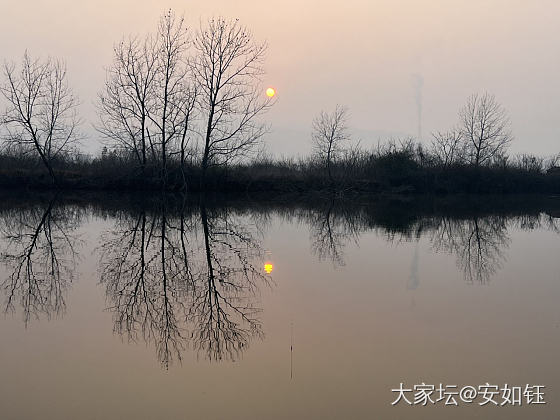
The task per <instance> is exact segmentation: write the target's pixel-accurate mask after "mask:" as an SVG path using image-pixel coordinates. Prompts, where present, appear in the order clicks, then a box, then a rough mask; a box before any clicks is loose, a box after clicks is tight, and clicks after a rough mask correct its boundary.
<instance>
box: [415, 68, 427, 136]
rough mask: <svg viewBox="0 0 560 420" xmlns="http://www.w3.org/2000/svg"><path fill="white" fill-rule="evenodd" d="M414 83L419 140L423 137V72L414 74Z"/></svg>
mask: <svg viewBox="0 0 560 420" xmlns="http://www.w3.org/2000/svg"><path fill="white" fill-rule="evenodd" d="M412 84H413V87H414V100H415V102H416V113H417V116H418V140H421V139H422V88H423V86H424V78H423V77H422V75H421V74H413V75H412Z"/></svg>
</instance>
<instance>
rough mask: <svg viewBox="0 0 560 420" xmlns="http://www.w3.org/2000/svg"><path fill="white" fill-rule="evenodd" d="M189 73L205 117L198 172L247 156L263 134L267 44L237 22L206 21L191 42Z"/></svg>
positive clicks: (203, 179)
mask: <svg viewBox="0 0 560 420" xmlns="http://www.w3.org/2000/svg"><path fill="white" fill-rule="evenodd" d="M194 49H195V57H194V58H193V60H192V63H191V69H192V72H193V76H194V79H195V83H196V85H197V87H198V88H199V91H200V98H199V105H200V107H201V112H202V113H203V115H204V116H205V125H206V127H204V129H203V131H204V140H203V141H204V149H203V155H202V162H201V169H202V179H201V182H202V183H204V182H205V179H206V173H207V171H208V168H209V167H210V166H212V165H219V164H224V163H228V162H230V161H231V160H234V159H237V158H240V157H243V156H246V154H247V153H248V152H249V151H250V150H251V148H252V147H254V146H255V145H256V143H258V141H259V140H260V138H261V137H262V135H263V134H264V133H265V131H266V130H265V126H264V125H263V124H262V123H260V122H259V121H258V116H259V115H260V114H262V113H263V112H264V111H266V110H267V109H268V108H269V107H270V106H271V105H272V103H273V100H271V99H270V98H266V99H264V98H262V96H263V95H262V92H261V91H260V87H259V84H260V78H261V76H262V75H263V74H264V69H263V61H264V57H265V53H266V43H257V42H255V41H254V40H253V36H252V35H251V33H250V32H249V31H248V30H247V29H246V28H245V27H243V26H241V25H240V24H239V22H238V21H237V20H231V21H228V20H225V19H223V18H221V17H220V18H213V19H210V20H209V21H208V22H207V23H206V24H201V27H200V29H199V31H198V33H197V35H196V36H195V38H194Z"/></svg>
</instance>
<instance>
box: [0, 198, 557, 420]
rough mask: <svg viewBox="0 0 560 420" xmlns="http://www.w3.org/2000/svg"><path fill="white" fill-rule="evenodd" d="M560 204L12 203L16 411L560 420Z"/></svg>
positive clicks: (11, 368)
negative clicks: (416, 390) (487, 391)
mask: <svg viewBox="0 0 560 420" xmlns="http://www.w3.org/2000/svg"><path fill="white" fill-rule="evenodd" d="M559 201H560V200H557V199H553V198H543V197H540V198H535V197H521V198H516V199H510V200H508V202H504V201H503V200H499V199H492V198H489V197H484V198H482V199H473V198H470V199H469V198H464V197H463V198H461V199H439V200H428V199H418V198H415V199H407V200H394V199H393V200H388V199H383V200H381V199H378V200H365V199H353V200H348V199H346V200H345V201H342V200H339V199H334V198H333V199H324V198H320V199H317V198H314V199H307V200H304V199H301V198H298V199H291V200H289V202H278V203H250V204H249V203H247V202H245V203H240V202H235V201H234V202H224V201H217V200H208V199H206V200H202V199H199V198H197V199H196V200H188V201H187V200H182V199H179V198H178V197H161V198H160V199H150V200H145V199H141V198H138V197H119V198H118V199H117V198H115V197H112V196H101V197H92V198H89V199H84V198H80V199H78V198H75V197H67V196H58V197H33V198H30V197H14V196H7V197H3V200H2V205H1V207H0V229H1V230H0V232H1V243H0V244H1V245H0V251H1V253H0V258H1V262H2V263H3V264H2V269H1V270H2V271H1V272H0V274H1V277H0V281H1V287H2V290H1V292H2V299H3V300H2V303H3V306H2V309H3V311H4V312H5V316H4V317H3V318H2V319H1V320H0V332H1V333H2V337H3V340H2V347H1V350H0V371H1V372H4V373H3V379H2V381H1V385H0V407H2V411H3V412H2V415H1V417H2V418H9V419H12V418H14V419H15V418H41V419H48V418H53V419H55V418H56V419H59V418H104V419H106V418H202V419H206V418H208V419H214V418H215V419H224V418H279V419H280V418H286V417H288V416H290V417H295V418H357V419H361V418H364V419H365V418H412V417H413V418H442V419H443V418H448V416H449V409H450V408H448V407H441V406H439V407H427V408H425V407H405V406H399V407H392V406H391V405H390V403H391V401H393V400H394V398H392V397H393V396H392V394H391V389H392V388H395V387H396V386H397V385H398V384H399V383H400V382H407V383H408V384H409V385H414V384H416V383H421V382H424V381H426V382H428V381H432V383H436V384H439V383H440V382H443V383H445V382H448V383H450V384H451V383H460V384H470V385H478V384H482V383H486V382H487V381H494V382H497V383H502V384H503V383H506V382H517V383H519V384H521V382H522V383H523V384H525V383H542V384H544V385H545V386H546V387H547V388H546V390H547V398H546V400H547V401H548V402H549V403H548V404H547V405H546V406H538V407H521V408H519V407H509V408H501V411H500V409H499V408H492V407H475V406H473V407H460V408H459V409H458V411H456V412H455V413H454V415H456V416H458V417H459V418H473V417H476V416H478V417H477V418H527V416H531V417H533V418H555V417H551V416H552V415H553V414H552V413H557V412H558V411H559V410H558V407H556V406H557V404H558V403H557V402H556V401H558V399H557V398H560V393H559V392H558V387H559V386H560V371H559V369H558V364H557V354H558V350H560V332H559V331H560V329H559V327H560V309H558V305H557V301H558V298H559V297H560V278H559V273H560V260H559V259H558V251H559V250H560V235H558V234H559V233H560V218H559V217H558V216H559V211H558V209H559V208H560V203H559ZM469 382H472V383H469ZM457 413H459V414H457ZM424 416H425V417H424ZM461 416H463V417H461Z"/></svg>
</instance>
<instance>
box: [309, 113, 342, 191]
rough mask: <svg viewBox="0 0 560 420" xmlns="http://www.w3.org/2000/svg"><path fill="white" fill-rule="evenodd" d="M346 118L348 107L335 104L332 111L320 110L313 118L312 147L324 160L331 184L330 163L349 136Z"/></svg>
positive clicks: (332, 181) (332, 180)
mask: <svg viewBox="0 0 560 420" xmlns="http://www.w3.org/2000/svg"><path fill="white" fill-rule="evenodd" d="M347 120H348V108H346V107H344V106H341V105H337V106H336V107H335V109H334V111H333V112H332V113H328V112H325V111H321V113H320V114H319V115H318V116H317V117H315V119H314V120H313V131H312V134H311V139H312V141H313V147H314V149H315V153H316V154H317V156H318V157H319V159H321V160H322V161H323V162H325V165H326V167H327V172H328V175H329V180H330V182H331V184H333V183H334V179H333V175H332V169H331V167H332V163H333V161H334V160H335V159H336V157H337V156H338V155H339V154H340V153H341V152H342V150H343V144H344V142H345V141H347V140H348V139H349V138H350V137H349V135H348V130H347V127H346V124H347Z"/></svg>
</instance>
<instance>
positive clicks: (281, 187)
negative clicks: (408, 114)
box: [0, 142, 560, 194]
mask: <svg viewBox="0 0 560 420" xmlns="http://www.w3.org/2000/svg"><path fill="white" fill-rule="evenodd" d="M53 170H54V172H55V173H56V176H57V180H58V185H57V188H59V189H69V190H71V189H76V190H115V191H124V190H130V191H140V190H160V189H161V188H162V184H163V183H162V182H161V176H162V175H161V174H162V172H161V170H160V167H159V165H158V164H157V163H156V164H154V165H153V166H150V165H147V166H146V167H145V168H140V167H139V166H138V163H137V160H136V158H135V157H134V156H132V155H130V154H126V153H119V152H117V151H111V152H108V151H104V152H103V153H102V155H101V156H98V157H95V158H91V157H88V156H84V155H80V154H77V153H75V154H71V153H67V154H65V155H60V156H58V157H57V158H56V159H55V160H54V161H53ZM331 173H332V178H333V180H334V189H335V192H340V193H348V192H356V193H382V192H388V193H432V194H452V193H555V194H558V193H560V171H559V170H558V169H557V166H555V160H553V159H552V160H549V161H547V160H545V159H541V158H537V157H533V156H528V155H524V156H520V157H515V158H511V159H505V158H502V159H500V160H499V161H495V162H492V163H490V164H488V165H485V166H474V165H472V164H467V163H453V164H451V165H444V164H442V163H441V162H439V161H438V160H437V159H435V158H434V157H433V156H431V155H430V154H429V153H427V152H425V151H424V150H423V149H422V147H420V146H419V145H415V144H414V143H412V142H405V143H403V144H401V145H395V144H394V143H390V144H389V145H387V146H386V147H383V148H378V150H376V151H374V152H367V151H365V150H360V149H353V150H350V151H347V152H346V153H345V154H344V156H342V157H340V158H339V159H338V160H336V161H334V162H333V163H332V166H331ZM166 176H167V179H166V182H165V185H166V190H169V191H183V192H185V191H189V192H194V191H200V189H201V188H200V186H201V182H200V180H201V176H202V174H201V170H200V165H199V162H196V161H194V160H193V161H191V162H187V163H186V164H185V166H184V167H183V170H182V168H181V163H180V161H179V159H171V160H170V161H169V162H168V170H167V175H166ZM204 185H205V187H204V190H206V191H216V192H262V193H301V192H309V191H327V190H328V191H331V190H332V188H333V184H332V183H331V181H330V179H329V176H328V174H327V173H326V171H325V166H324V163H323V162H321V161H319V160H318V159H316V158H312V157H310V158H306V159H304V158H300V159H280V160H273V159H271V158H255V159H253V160H251V161H246V162H242V163H238V164H234V165H229V166H219V167H215V168H213V170H212V171H210V172H209V173H208V174H207V175H206V180H205V183H204ZM0 187H4V188H18V189H19V188H29V189H43V188H44V189H47V188H53V185H52V182H51V179H50V177H49V174H48V173H47V172H46V171H45V169H44V168H43V167H42V166H41V162H40V161H39V160H38V158H36V157H34V156H32V155H25V154H21V153H16V152H11V153H4V154H0Z"/></svg>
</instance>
